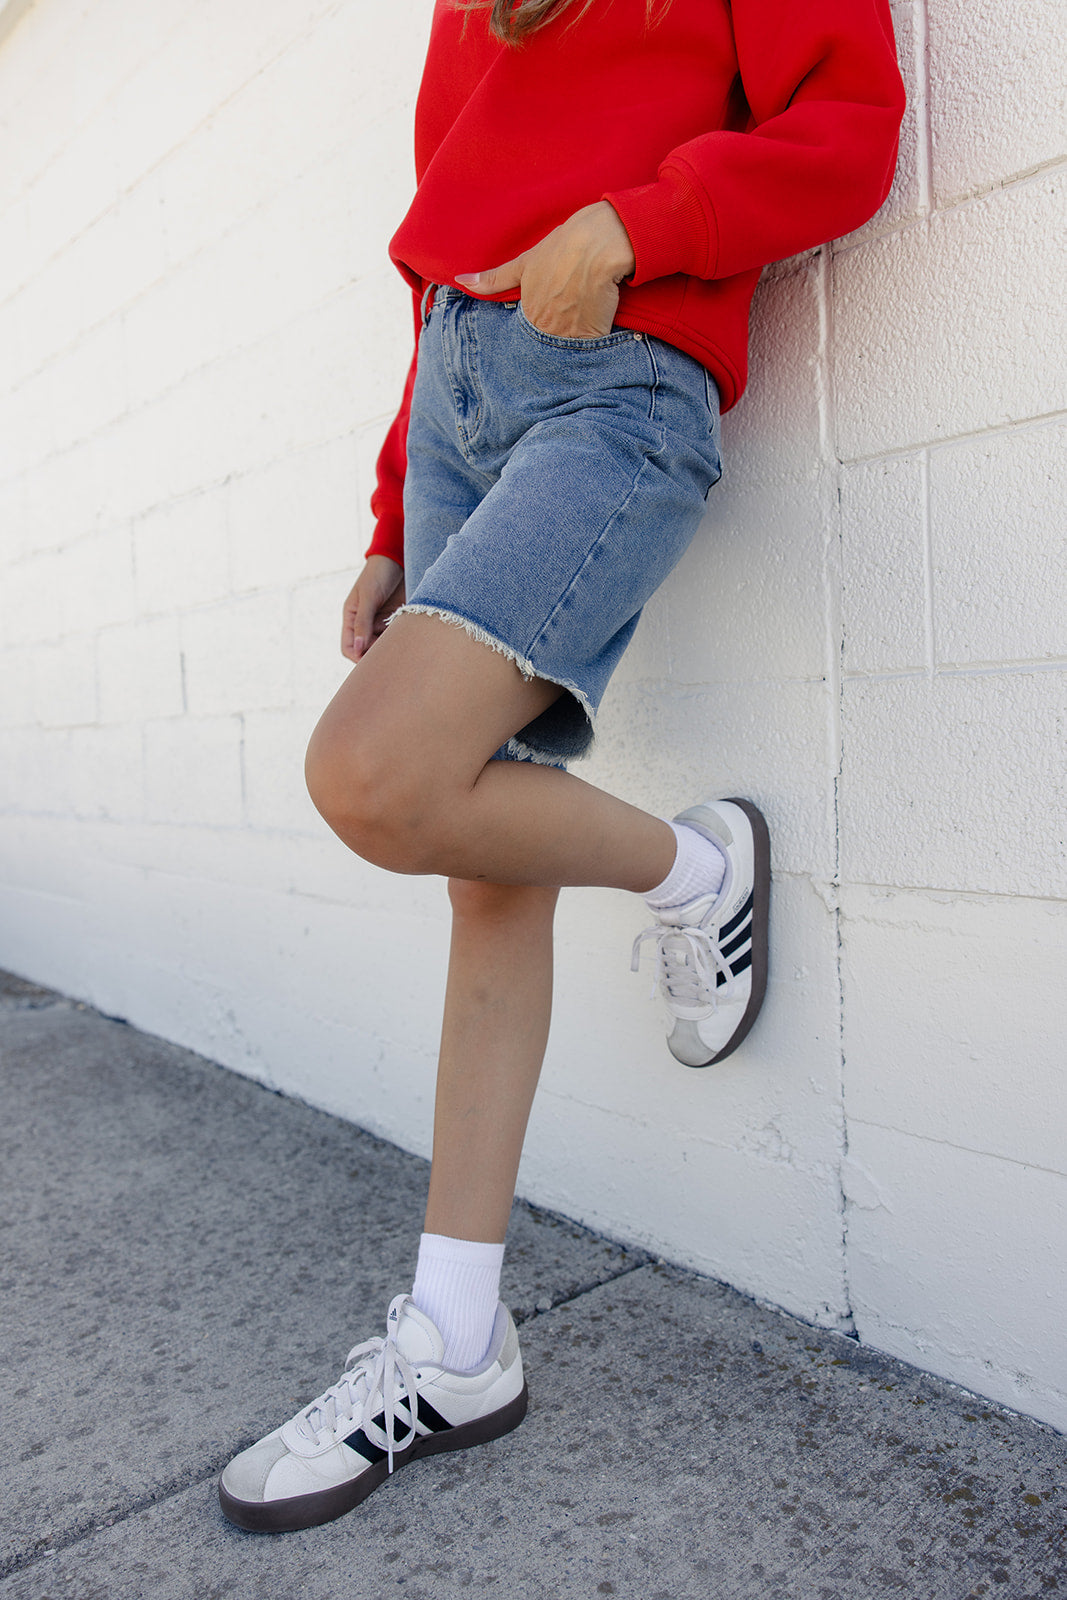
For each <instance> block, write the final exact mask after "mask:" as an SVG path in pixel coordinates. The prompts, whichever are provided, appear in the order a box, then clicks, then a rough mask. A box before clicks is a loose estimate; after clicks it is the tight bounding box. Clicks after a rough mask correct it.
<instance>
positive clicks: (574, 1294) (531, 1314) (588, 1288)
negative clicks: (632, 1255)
mask: <svg viewBox="0 0 1067 1600" xmlns="http://www.w3.org/2000/svg"><path fill="white" fill-rule="evenodd" d="M655 1265H656V1257H655V1256H646V1257H645V1259H644V1260H643V1261H634V1262H633V1263H631V1264H630V1265H629V1266H624V1267H620V1268H619V1270H618V1272H612V1273H610V1274H609V1275H608V1276H607V1277H606V1278H592V1279H590V1281H589V1282H588V1283H582V1284H579V1285H578V1286H577V1287H576V1288H574V1289H571V1290H570V1291H569V1292H568V1293H567V1294H564V1295H561V1296H560V1297H559V1299H558V1300H553V1299H551V1297H550V1296H548V1295H546V1296H545V1299H544V1301H541V1300H538V1301H537V1303H536V1306H535V1309H534V1310H533V1311H526V1312H519V1313H518V1315H517V1316H516V1317H515V1326H516V1327H517V1328H521V1327H524V1326H525V1325H526V1323H528V1322H536V1320H537V1318H538V1317H544V1316H548V1314H549V1313H550V1312H552V1311H558V1310H559V1308H560V1306H570V1305H573V1304H574V1303H575V1301H576V1300H581V1299H583V1298H584V1296H585V1295H587V1294H592V1292H593V1290H594V1289H606V1288H607V1286H608V1284H610V1283H618V1282H619V1281H620V1279H622V1278H628V1277H629V1276H630V1275H631V1273H634V1272H642V1271H643V1270H644V1269H645V1267H654V1266H655ZM546 1302H547V1303H546Z"/></svg>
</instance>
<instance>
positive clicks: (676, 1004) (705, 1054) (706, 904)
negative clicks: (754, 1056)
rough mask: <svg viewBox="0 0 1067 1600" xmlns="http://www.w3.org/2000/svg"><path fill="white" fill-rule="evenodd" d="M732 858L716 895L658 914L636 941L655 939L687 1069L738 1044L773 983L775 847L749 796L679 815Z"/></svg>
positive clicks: (677, 1048) (671, 1022)
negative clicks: (769, 958)
mask: <svg viewBox="0 0 1067 1600" xmlns="http://www.w3.org/2000/svg"><path fill="white" fill-rule="evenodd" d="M674 821H675V823H676V824H677V825H678V826H680V827H686V828H695V829H696V831H697V832H698V833H701V834H703V835H704V837H705V838H706V839H710V840H711V841H712V843H713V844H715V845H717V846H718V848H719V849H720V850H721V851H722V853H723V855H724V856H725V857H726V876H725V877H724V879H723V882H722V887H721V888H720V889H719V890H718V892H717V893H716V894H709V895H701V896H698V897H697V898H696V899H694V900H688V901H686V902H685V904H684V905H680V906H671V907H669V908H668V909H666V910H661V911H657V912H656V913H655V917H656V921H655V922H654V923H653V925H652V927H650V928H646V929H645V931H644V933H641V934H639V935H638V936H637V938H636V940H635V941H634V951H633V963H632V965H633V969H634V971H635V972H636V971H637V967H638V962H639V960H640V955H641V946H642V945H643V943H644V942H645V940H646V939H652V940H654V941H655V958H656V987H657V988H658V989H659V993H660V995H661V997H662V999H663V1001H664V1004H665V1005H666V1009H667V1046H668V1048H669V1050H670V1052H671V1054H672V1055H673V1056H674V1057H675V1058H676V1059H677V1060H678V1061H681V1062H683V1063H684V1064H685V1066H687V1067H710V1066H711V1065H712V1064H713V1063H715V1062H719V1061H724V1060H725V1059H726V1057H727V1056H728V1055H730V1054H731V1053H732V1052H733V1051H734V1050H736V1049H737V1047H738V1045H739V1044H740V1043H741V1041H742V1039H743V1038H744V1037H745V1035H746V1034H747V1033H748V1031H749V1029H750V1028H751V1027H752V1024H753V1023H754V1022H755V1020H756V1017H757V1015H758V1014H759V1009H760V1006H761V1005H762V1004H763V996H764V994H765V992H766V988H767V928H768V911H769V904H770V882H771V851H770V841H769V838H768V834H767V824H766V822H765V821H764V819H763V815H762V813H761V812H760V811H758V810H757V808H756V807H755V806H754V805H753V804H752V802H751V801H750V800H709V801H706V802H705V803H704V804H703V805H698V806H692V807H691V808H690V809H689V810H688V811H683V812H682V813H681V814H680V815H679V816H677V817H675V819H674Z"/></svg>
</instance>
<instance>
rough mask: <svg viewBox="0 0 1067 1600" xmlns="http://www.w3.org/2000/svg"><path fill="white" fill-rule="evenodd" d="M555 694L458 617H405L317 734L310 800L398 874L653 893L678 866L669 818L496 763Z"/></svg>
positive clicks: (530, 768)
mask: <svg viewBox="0 0 1067 1600" xmlns="http://www.w3.org/2000/svg"><path fill="white" fill-rule="evenodd" d="M559 693H560V691H559V689H558V688H557V687H556V686H555V685H554V684H550V683H546V682H545V681H544V680H542V679H536V678H535V679H533V680H531V681H528V680H526V679H524V678H523V677H522V675H521V673H520V672H519V670H518V668H517V667H516V666H515V665H514V663H513V662H512V661H510V660H509V659H508V658H507V657H505V656H503V655H500V654H498V653H497V652H495V651H492V650H490V649H489V648H488V647H487V646H486V645H484V644H481V643H479V642H477V641H475V640H473V639H471V638H470V637H469V636H468V635H467V634H466V633H465V632H464V631H463V630H462V629H461V628H459V627H457V626H455V625H454V624H452V623H449V622H445V621H442V620H441V619H440V618H438V617H432V616H426V615H418V614H416V615H412V614H407V615H401V616H399V617H397V618H396V620H395V621H394V622H392V623H391V624H390V626H389V628H388V630H387V631H386V633H385V634H384V636H383V637H382V638H381V639H380V640H379V641H378V642H377V644H376V645H375V646H374V649H373V650H372V651H371V652H370V653H369V655H368V656H367V657H366V658H365V659H364V660H363V661H361V662H360V663H359V665H358V666H357V667H356V668H355V669H354V670H353V672H352V673H351V674H350V676H349V678H348V679H347V681H346V682H345V683H344V684H343V685H342V687H341V689H340V690H339V691H338V693H337V695H336V696H335V697H334V699H333V701H332V702H331V704H330V705H329V706H328V707H327V709H326V711H325V712H324V714H323V717H322V719H321V721H320V723H319V725H318V727H317V728H316V730H315V733H314V735H313V737H312V740H311V744H310V746H309V749H308V761H307V776H308V788H309V790H310V792H311V796H312V799H313V800H314V801H315V804H316V805H317V806H318V808H319V810H320V811H321V812H322V814H323V816H324V817H325V818H326V820H327V822H328V823H329V824H330V826H331V827H332V828H333V829H334V831H335V832H336V833H337V834H338V835H339V836H340V837H341V838H342V839H343V840H344V842H345V843H346V844H347V845H349V846H350V848H351V849H353V850H355V851H356V853H357V854H359V855H362V856H364V857H366V858H367V859H368V860H371V861H374V862H376V863H377V864H378V865H379V866H383V867H388V868H390V869H391V870H393V871H395V872H414V873H438V874H441V875H442V876H447V877H452V878H467V879H474V880H481V881H484V882H489V883H496V884H535V885H541V886H544V887H549V888H553V887H557V886H558V885H560V884H601V885H604V886H607V887H612V888H618V889H632V890H636V891H637V892H638V893H642V892H647V891H648V890H649V889H651V888H652V887H653V886H654V885H655V884H657V883H659V882H660V881H661V880H662V879H663V878H664V877H665V876H666V874H667V873H668V871H669V870H670V867H671V864H672V862H673V860H674V856H675V840H674V835H673V834H672V832H671V830H670V828H668V827H667V825H666V823H664V822H662V821H660V820H659V819H658V818H656V817H653V816H650V815H648V813H647V812H644V811H639V810H638V809H637V808H636V807H635V806H630V805H627V804H626V803H625V802H624V801H622V800H617V799H615V798H614V796H612V795H609V794H605V793H604V792H603V791H602V790H599V789H595V788H593V787H592V785H591V784H587V783H583V782H582V781H581V780H580V779H579V778H575V777H572V776H571V775H570V774H568V773H564V772H560V771H558V770H557V769H555V768H553V767H542V766H536V765H533V764H531V763H528V762H511V761H491V760H490V757H491V756H492V754H493V752H494V751H495V750H496V749H498V748H499V746H500V745H502V744H503V743H505V742H506V740H507V739H509V738H510V737H511V736H512V735H513V734H514V733H516V732H517V731H518V730H519V729H520V728H522V727H524V726H525V725H526V723H528V722H530V721H532V720H533V718H534V717H536V716H538V715H539V714H540V713H541V712H542V711H544V710H545V709H546V707H547V706H549V705H551V704H552V702H553V700H554V699H556V698H557V697H558V695H559Z"/></svg>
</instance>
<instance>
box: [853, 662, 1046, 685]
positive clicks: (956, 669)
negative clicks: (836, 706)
mask: <svg viewBox="0 0 1067 1600" xmlns="http://www.w3.org/2000/svg"><path fill="white" fill-rule="evenodd" d="M1065 667H1067V656H1051V657H1050V656H1041V657H1040V658H1039V659H1036V660H1033V661H947V662H946V661H942V662H941V663H940V664H939V665H938V666H936V667H935V668H934V670H933V672H932V673H931V672H930V671H929V669H928V668H927V667H925V666H922V667H901V668H900V670H899V671H897V672H857V671H855V670H854V669H853V670H851V671H849V672H846V673H845V681H846V682H848V683H905V682H906V681H907V680H908V679H909V678H926V679H928V680H930V681H933V680H934V679H937V678H992V677H1011V678H1019V677H1027V676H1029V675H1031V674H1033V673H1035V672H1062V671H1063V670H1064V668H1065Z"/></svg>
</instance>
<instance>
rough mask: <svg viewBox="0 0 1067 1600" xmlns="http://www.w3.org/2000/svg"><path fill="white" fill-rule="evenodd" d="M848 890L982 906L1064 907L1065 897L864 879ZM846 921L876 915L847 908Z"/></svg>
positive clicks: (875, 919)
mask: <svg viewBox="0 0 1067 1600" xmlns="http://www.w3.org/2000/svg"><path fill="white" fill-rule="evenodd" d="M847 887H848V888H849V889H873V890H874V891H875V892H876V893H877V894H880V895H886V896H888V895H896V894H916V895H924V896H926V897H927V898H928V899H929V898H931V897H933V898H934V899H935V900H938V901H944V900H950V901H952V903H953V904H955V902H956V901H957V900H962V901H963V902H964V903H965V904H972V903H973V904H974V905H984V904H986V902H987V901H991V900H997V901H1000V900H1003V901H1005V902H1006V903H1008V904H1010V905H1017V904H1018V903H1019V901H1020V900H1025V901H1027V902H1028V903H1030V904H1033V905H1039V906H1063V907H1064V908H1065V909H1067V896H1064V895H1057V894H1033V893H1031V892H1029V891H1027V890H1022V889H954V888H953V887H952V886H951V884H941V885H937V884H929V883H889V882H888V881H887V882H884V883H876V882H874V881H871V880H868V879H865V878H854V879H850V881H849V883H848V884H847ZM848 919H849V921H850V922H872V921H878V920H879V919H878V918H874V917H868V916H865V915H863V914H862V913H861V912H858V911H849V912H848Z"/></svg>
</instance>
